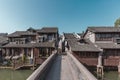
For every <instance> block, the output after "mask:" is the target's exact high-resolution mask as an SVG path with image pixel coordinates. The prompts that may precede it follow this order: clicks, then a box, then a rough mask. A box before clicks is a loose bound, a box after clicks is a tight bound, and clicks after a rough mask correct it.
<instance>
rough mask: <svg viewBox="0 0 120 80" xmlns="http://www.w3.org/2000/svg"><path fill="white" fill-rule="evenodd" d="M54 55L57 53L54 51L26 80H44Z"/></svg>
mask: <svg viewBox="0 0 120 80" xmlns="http://www.w3.org/2000/svg"><path fill="white" fill-rule="evenodd" d="M56 53H57V51H54V52H53V54H51V55H50V56H49V57H48V58H47V59H46V60H45V61H44V62H43V63H42V65H40V66H39V67H38V68H37V69H36V70H35V71H34V72H33V73H32V74H31V75H30V76H29V77H28V78H27V79H26V80H44V79H45V75H46V74H47V72H49V68H50V67H51V65H52V63H53V60H54V59H55V57H56V55H57V54H56Z"/></svg>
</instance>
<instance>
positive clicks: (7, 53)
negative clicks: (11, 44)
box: [6, 48, 9, 56]
mask: <svg viewBox="0 0 120 80" xmlns="http://www.w3.org/2000/svg"><path fill="white" fill-rule="evenodd" d="M6 56H9V49H8V48H6Z"/></svg>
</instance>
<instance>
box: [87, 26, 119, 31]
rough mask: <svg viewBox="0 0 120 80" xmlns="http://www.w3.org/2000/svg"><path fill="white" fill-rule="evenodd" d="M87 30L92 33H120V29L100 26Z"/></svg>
mask: <svg viewBox="0 0 120 80" xmlns="http://www.w3.org/2000/svg"><path fill="white" fill-rule="evenodd" d="M87 30H89V31H92V32H120V27H112V26H98V27H88V28H87Z"/></svg>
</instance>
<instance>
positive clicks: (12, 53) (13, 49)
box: [12, 48, 14, 56]
mask: <svg viewBox="0 0 120 80" xmlns="http://www.w3.org/2000/svg"><path fill="white" fill-rule="evenodd" d="M13 55H14V49H13V48H12V56H13Z"/></svg>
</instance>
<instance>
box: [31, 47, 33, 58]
mask: <svg viewBox="0 0 120 80" xmlns="http://www.w3.org/2000/svg"><path fill="white" fill-rule="evenodd" d="M31 59H33V48H32V49H31Z"/></svg>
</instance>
